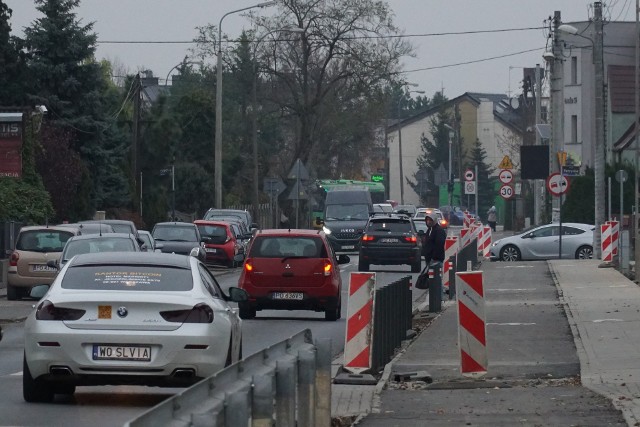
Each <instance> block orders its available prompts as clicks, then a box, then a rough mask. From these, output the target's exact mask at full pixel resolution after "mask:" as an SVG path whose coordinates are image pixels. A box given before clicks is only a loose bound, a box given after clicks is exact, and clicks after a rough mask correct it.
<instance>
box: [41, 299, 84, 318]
mask: <svg viewBox="0 0 640 427" xmlns="http://www.w3.org/2000/svg"><path fill="white" fill-rule="evenodd" d="M85 312H86V311H85V310H79V309H76V308H62V307H56V306H55V305H53V303H52V302H51V301H49V300H44V301H42V302H41V303H40V305H38V308H37V309H36V319H37V320H78V319H79V318H81V317H82V316H84V313H85Z"/></svg>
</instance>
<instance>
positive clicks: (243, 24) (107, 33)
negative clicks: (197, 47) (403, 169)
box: [3, 0, 635, 98]
mask: <svg viewBox="0 0 640 427" xmlns="http://www.w3.org/2000/svg"><path fill="white" fill-rule="evenodd" d="M3 1H4V2H5V3H6V4H8V5H9V7H10V8H11V9H12V10H13V17H12V20H11V26H12V29H13V32H14V34H16V35H20V36H22V29H23V28H24V27H25V26H29V25H30V23H31V22H33V21H34V19H36V18H38V17H40V16H41V14H40V13H39V12H37V11H36V9H35V5H34V3H33V1H32V0H3ZM260 1H262V0H257V1H256V0H81V2H80V6H79V8H77V9H76V14H77V16H78V17H79V18H81V19H82V22H83V23H84V24H86V23H89V22H95V25H94V30H95V32H96V33H97V34H98V49H97V57H98V59H101V58H106V59H109V60H112V61H113V60H115V61H118V62H120V63H122V64H124V65H125V66H126V67H127V68H128V71H129V72H132V73H133V72H135V71H138V70H142V69H151V70H153V72H154V74H155V75H156V76H159V77H160V78H161V82H162V83H164V80H165V78H166V76H167V73H168V72H169V71H170V70H171V68H172V67H173V66H175V65H176V64H178V63H180V62H181V61H182V60H183V58H184V57H185V55H186V54H187V53H188V49H189V47H191V46H193V45H192V44H133V43H128V44H127V43H125V44H111V43H101V42H107V41H190V40H192V39H193V38H194V37H195V36H196V30H195V28H196V27H198V26H203V25H206V24H214V25H218V22H219V21H220V18H221V17H222V16H223V15H224V14H225V13H227V12H230V11H232V10H236V9H240V8H243V7H247V6H251V5H254V4H256V3H259V2H260ZM387 3H388V4H389V5H390V6H391V8H392V9H393V11H394V12H395V15H396V19H395V23H396V25H397V26H399V27H400V28H402V29H403V30H404V33H405V34H406V35H410V37H409V39H410V40H411V42H412V43H413V45H414V46H415V48H416V57H415V58H406V60H405V61H404V69H405V70H407V74H406V79H407V81H409V82H412V83H417V84H418V85H419V87H418V88H416V89H417V90H424V91H425V92H426V95H427V96H429V97H431V96H432V95H433V94H434V93H435V92H436V91H439V90H441V88H444V94H445V96H447V97H448V98H455V97H456V96H459V95H461V94H463V93H464V92H488V93H504V94H507V93H508V92H509V90H510V91H511V93H512V94H513V93H519V92H520V91H519V89H518V88H519V81H520V79H521V75H522V67H535V65H536V63H540V64H541V65H543V61H542V53H543V52H544V48H545V45H546V42H547V39H546V36H547V31H546V30H542V29H533V30H526V31H509V32H493V33H485V34H461V35H442V36H433V35H432V34H436V33H452V32H458V33H459V32H469V31H487V30H503V29H522V28H531V27H534V28H535V27H542V26H544V21H545V20H546V19H548V18H549V17H550V16H553V13H554V11H556V10H559V11H560V12H561V13H562V21H563V22H575V21H586V20H588V19H589V18H590V17H591V16H592V7H591V6H592V5H593V2H588V1H585V0H531V1H524V0H387ZM604 5H605V17H606V18H608V19H610V20H614V21H615V20H619V21H634V20H635V14H634V7H635V0H611V1H606V2H604ZM274 9H276V8H275V7H272V8H266V9H258V11H259V12H258V13H261V14H272V13H274ZM243 28H245V29H249V21H248V19H247V18H246V17H243V16H242V15H241V14H232V15H229V16H227V17H226V18H225V19H224V21H223V25H222V31H223V33H226V34H228V35H229V36H230V37H231V38H233V37H237V36H238V35H239V34H240V32H241V31H242V29H243ZM522 51H530V52H527V53H521V54H515V53H517V52H522ZM500 56H503V58H499V59H490V58H495V57H500ZM466 62H472V63H469V64H466V65H455V64H461V63H466ZM413 70H421V71H413Z"/></svg>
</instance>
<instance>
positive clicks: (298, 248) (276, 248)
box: [249, 236, 328, 258]
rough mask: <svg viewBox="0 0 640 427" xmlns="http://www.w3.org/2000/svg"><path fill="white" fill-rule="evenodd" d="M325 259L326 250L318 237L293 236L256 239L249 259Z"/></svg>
mask: <svg viewBox="0 0 640 427" xmlns="http://www.w3.org/2000/svg"><path fill="white" fill-rule="evenodd" d="M291 256H295V257H308V258H327V257H328V255H327V249H326V247H325V245H324V244H323V242H322V239H321V238H319V237H295V236H291V237H290V236H283V237H276V236H273V237H271V236H269V237H266V236H263V237H257V238H256V240H255V242H253V245H252V246H251V251H250V253H249V257H251V258H282V257H291Z"/></svg>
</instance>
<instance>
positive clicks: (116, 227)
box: [111, 224, 133, 233]
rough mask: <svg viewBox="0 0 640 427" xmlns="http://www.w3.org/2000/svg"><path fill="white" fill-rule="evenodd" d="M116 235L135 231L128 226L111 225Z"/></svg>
mask: <svg viewBox="0 0 640 427" xmlns="http://www.w3.org/2000/svg"><path fill="white" fill-rule="evenodd" d="M111 228H113V231H115V232H116V233H133V229H132V228H131V227H130V226H129V225H127V224H111Z"/></svg>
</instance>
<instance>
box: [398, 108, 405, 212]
mask: <svg viewBox="0 0 640 427" xmlns="http://www.w3.org/2000/svg"><path fill="white" fill-rule="evenodd" d="M399 114H400V103H398V115H399ZM398 158H399V159H400V171H399V172H400V204H401V205H404V172H403V171H402V125H401V124H400V119H398Z"/></svg>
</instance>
